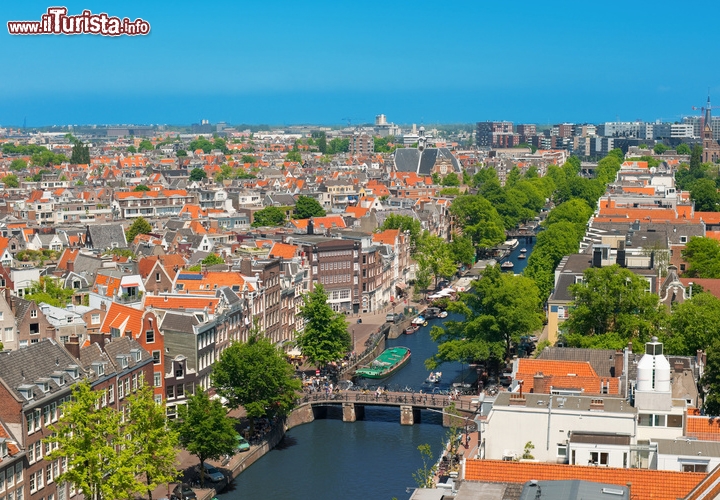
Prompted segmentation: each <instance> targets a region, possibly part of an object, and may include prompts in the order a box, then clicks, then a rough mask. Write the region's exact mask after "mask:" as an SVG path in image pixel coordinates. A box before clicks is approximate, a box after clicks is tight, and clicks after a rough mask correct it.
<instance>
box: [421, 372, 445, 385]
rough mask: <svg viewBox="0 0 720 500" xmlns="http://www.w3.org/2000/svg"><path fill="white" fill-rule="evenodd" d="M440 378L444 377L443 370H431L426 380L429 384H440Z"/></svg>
mask: <svg viewBox="0 0 720 500" xmlns="http://www.w3.org/2000/svg"><path fill="white" fill-rule="evenodd" d="M440 379H442V372H430V375H428V378H427V380H426V381H425V382H427V383H428V384H439V383H440Z"/></svg>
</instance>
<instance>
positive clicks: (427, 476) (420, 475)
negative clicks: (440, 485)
mask: <svg viewBox="0 0 720 500" xmlns="http://www.w3.org/2000/svg"><path fill="white" fill-rule="evenodd" d="M417 449H418V451H419V452H420V457H421V458H422V462H423V465H422V467H421V468H420V469H418V470H417V471H415V472H413V479H414V480H415V482H416V483H417V485H418V488H432V487H433V486H434V483H433V479H434V477H435V470H436V469H437V467H436V466H435V465H434V464H433V460H434V459H433V452H432V449H431V448H430V445H429V444H427V443H425V444H421V445H420V446H418V447H417Z"/></svg>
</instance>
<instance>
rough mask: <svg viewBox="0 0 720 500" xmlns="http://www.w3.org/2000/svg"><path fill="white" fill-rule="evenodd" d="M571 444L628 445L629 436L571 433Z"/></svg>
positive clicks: (603, 433)
mask: <svg viewBox="0 0 720 500" xmlns="http://www.w3.org/2000/svg"><path fill="white" fill-rule="evenodd" d="M570 442H571V443H588V444H608V445H625V446H627V445H629V444H630V434H615V433H609V432H574V431H573V432H571V433H570Z"/></svg>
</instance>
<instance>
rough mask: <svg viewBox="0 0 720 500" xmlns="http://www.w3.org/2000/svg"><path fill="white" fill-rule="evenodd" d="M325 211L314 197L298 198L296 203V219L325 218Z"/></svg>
mask: <svg viewBox="0 0 720 500" xmlns="http://www.w3.org/2000/svg"><path fill="white" fill-rule="evenodd" d="M324 216H325V210H324V209H323V207H322V205H320V202H318V201H317V200H316V199H315V198H313V197H312V196H302V195H301V196H298V199H297V201H296V202H295V218H296V219H308V218H310V217H324Z"/></svg>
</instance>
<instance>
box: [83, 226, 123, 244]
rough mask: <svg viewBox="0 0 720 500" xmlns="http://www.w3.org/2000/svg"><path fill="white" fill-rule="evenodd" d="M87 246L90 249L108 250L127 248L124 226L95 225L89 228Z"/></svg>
mask: <svg viewBox="0 0 720 500" xmlns="http://www.w3.org/2000/svg"><path fill="white" fill-rule="evenodd" d="M87 236H88V237H87V240H86V244H87V245H88V247H90V248H94V249H98V250H107V249H110V248H113V244H114V247H117V248H127V242H126V241H125V231H124V229H123V226H122V224H120V223H116V224H95V225H92V226H88V227H87Z"/></svg>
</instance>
